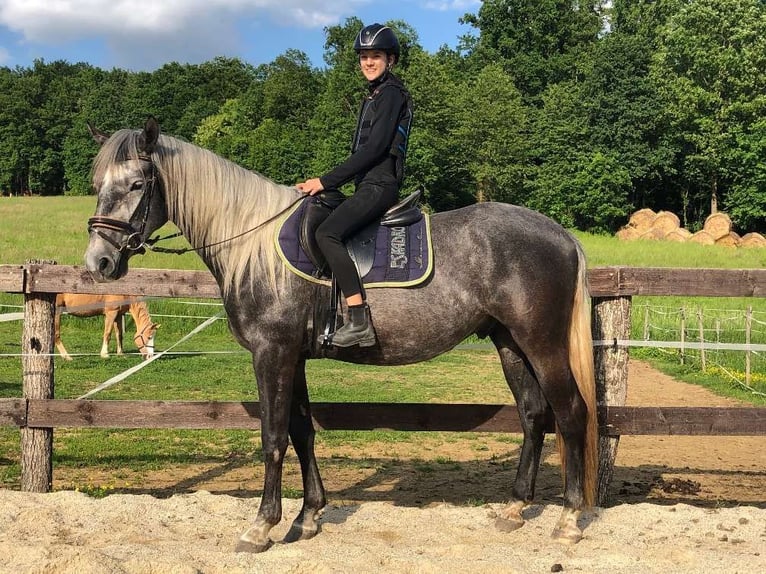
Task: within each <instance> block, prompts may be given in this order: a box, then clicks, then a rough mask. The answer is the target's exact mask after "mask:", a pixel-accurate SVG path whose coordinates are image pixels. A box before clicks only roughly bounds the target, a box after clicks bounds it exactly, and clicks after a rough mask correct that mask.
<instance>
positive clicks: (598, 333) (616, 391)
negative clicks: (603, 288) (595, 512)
mask: <svg viewBox="0 0 766 574" xmlns="http://www.w3.org/2000/svg"><path fill="white" fill-rule="evenodd" d="M630 315H631V297H603V298H594V299H593V340H594V341H604V344H602V345H597V346H596V347H594V349H593V359H594V366H595V370H596V395H597V397H598V404H599V407H600V410H601V411H602V412H603V407H604V406H624V405H625V399H626V397H627V394H628V348H627V346H624V345H620V344H618V343H617V342H618V341H625V340H628V339H630ZM609 342H613V344H608V343H609ZM603 422H604V421H603V420H602V421H601V423H602V424H603ZM619 443H620V437H618V436H606V435H602V436H600V437H599V445H598V446H599V457H598V458H599V465H598V502H597V503H598V505H599V506H605V505H606V504H607V502H608V498H609V483H610V482H611V481H612V476H613V475H614V459H615V457H616V456H617V446H618V444H619Z"/></svg>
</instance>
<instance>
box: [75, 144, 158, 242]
mask: <svg viewBox="0 0 766 574" xmlns="http://www.w3.org/2000/svg"><path fill="white" fill-rule="evenodd" d="M137 159H138V160H140V161H144V162H149V165H150V166H151V170H150V172H149V175H148V176H146V177H144V193H143V194H142V195H141V199H140V200H139V202H138V205H137V206H136V209H135V210H134V211H133V214H132V215H131V216H130V219H128V221H123V220H121V219H114V218H112V217H106V216H103V215H94V216H93V217H91V218H90V219H88V233H95V234H96V235H98V236H99V237H101V239H103V240H104V241H106V242H107V243H109V244H110V245H112V247H114V248H115V249H117V250H118V251H119V252H120V253H122V252H124V251H134V252H137V251H142V250H143V248H144V247H145V246H146V242H145V240H144V237H143V236H144V230H145V229H146V223H147V221H148V220H149V209H150V208H151V205H152V197H153V196H154V189H155V186H156V184H157V166H155V165H154V162H153V161H152V158H151V157H150V156H148V155H139V156H138V158H137ZM137 215H139V217H140V219H139V221H138V227H136V226H135V225H134V223H133V222H134V221H135V220H136V219H138V218H137V217H136V216H137ZM102 230H108V231H118V232H120V233H122V235H123V236H124V238H123V240H122V242H117V241H115V240H114V239H112V238H111V237H110V236H109V235H108V234H106V233H104V232H103V231H102Z"/></svg>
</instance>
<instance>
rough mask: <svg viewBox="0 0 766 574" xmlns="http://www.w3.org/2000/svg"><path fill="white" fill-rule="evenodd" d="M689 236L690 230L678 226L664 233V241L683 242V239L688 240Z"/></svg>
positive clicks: (690, 234)
mask: <svg viewBox="0 0 766 574" xmlns="http://www.w3.org/2000/svg"><path fill="white" fill-rule="evenodd" d="M691 236H692V232H691V231H689V230H688V229H685V228H683V227H679V228H678V229H674V230H673V231H669V232H668V233H666V234H665V241H677V242H679V243H683V242H684V241H689V239H690V238H691Z"/></svg>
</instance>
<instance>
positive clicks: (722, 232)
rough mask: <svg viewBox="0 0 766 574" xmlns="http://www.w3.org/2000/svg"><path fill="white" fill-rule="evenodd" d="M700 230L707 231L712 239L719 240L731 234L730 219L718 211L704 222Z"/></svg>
mask: <svg viewBox="0 0 766 574" xmlns="http://www.w3.org/2000/svg"><path fill="white" fill-rule="evenodd" d="M702 229H703V231H707V232H708V233H709V234H710V236H711V237H712V238H713V239H720V238H722V237H725V236H727V235H728V234H729V233H731V229H732V225H731V218H730V217H729V216H728V215H726V214H725V213H721V212H720V211H719V212H718V213H713V214H711V215H709V216H708V218H707V219H706V220H705V225H703V226H702Z"/></svg>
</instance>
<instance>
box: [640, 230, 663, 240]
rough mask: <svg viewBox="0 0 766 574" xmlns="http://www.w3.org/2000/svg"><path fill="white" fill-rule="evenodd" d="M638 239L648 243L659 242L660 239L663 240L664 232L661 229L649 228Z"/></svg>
mask: <svg viewBox="0 0 766 574" xmlns="http://www.w3.org/2000/svg"><path fill="white" fill-rule="evenodd" d="M639 239H648V240H649V241H661V240H662V239H665V232H664V231H663V230H662V229H656V228H654V227H650V228H649V229H647V230H646V231H644V232H643V233H642V234H641V235H640V236H639Z"/></svg>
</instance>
